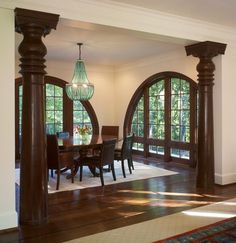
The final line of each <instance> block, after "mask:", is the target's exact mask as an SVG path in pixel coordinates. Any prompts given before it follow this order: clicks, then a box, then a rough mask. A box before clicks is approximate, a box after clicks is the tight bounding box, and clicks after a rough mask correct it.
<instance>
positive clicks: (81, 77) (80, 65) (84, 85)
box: [66, 43, 94, 101]
mask: <svg viewBox="0 0 236 243" xmlns="http://www.w3.org/2000/svg"><path fill="white" fill-rule="evenodd" d="M77 45H78V46H79V59H77V61H76V64H75V70H74V75H73V78H72V81H71V84H66V94H67V95H68V97H69V98H70V99H71V100H81V101H83V100H89V99H91V97H92V96H93V93H94V85H93V84H92V83H90V82H89V80H88V77H87V73H86V70H85V65H84V61H83V60H82V59H81V46H82V45H83V43H77Z"/></svg>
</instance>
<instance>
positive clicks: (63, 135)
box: [57, 132, 70, 139]
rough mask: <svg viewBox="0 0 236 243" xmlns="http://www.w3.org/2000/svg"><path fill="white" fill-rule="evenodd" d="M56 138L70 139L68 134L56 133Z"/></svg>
mask: <svg viewBox="0 0 236 243" xmlns="http://www.w3.org/2000/svg"><path fill="white" fill-rule="evenodd" d="M57 137H58V138H62V139H63V138H69V137H70V133H69V132H57Z"/></svg>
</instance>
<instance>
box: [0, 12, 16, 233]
mask: <svg viewBox="0 0 236 243" xmlns="http://www.w3.org/2000/svg"><path fill="white" fill-rule="evenodd" d="M14 32H15V30H14V14H13V11H12V10H6V9H2V8H0V36H1V45H0V53H1V57H4V58H0V85H1V89H0V113H1V120H0V124H1V125H0V134H1V138H2V139H1V140H0V154H1V171H2V172H3V173H1V176H0V230H1V229H7V228H13V227H16V226H17V214H16V211H15V172H14V168H15V132H14V131H15V122H14V121H15V102H14V72H15V70H14V67H15V60H14V53H15V51H14V50H15V42H14Z"/></svg>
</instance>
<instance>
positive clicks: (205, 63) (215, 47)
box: [185, 41, 226, 189]
mask: <svg viewBox="0 0 236 243" xmlns="http://www.w3.org/2000/svg"><path fill="white" fill-rule="evenodd" d="M225 48H226V45H225V44H221V43H216V42H210V41H206V42H201V43H197V44H194V45H190V46H186V47H185V49H186V53H187V55H193V56H194V57H198V58H199V60H200V61H199V63H198V65H197V71H198V88H199V89H198V91H199V103H198V108H199V110H198V112H199V114H198V162H197V187H199V188H205V189H212V188H213V187H214V182H215V180H214V178H215V169H214V119H213V85H214V82H213V81H214V70H215V65H214V63H213V61H212V58H213V57H215V56H217V55H219V54H224V52H225Z"/></svg>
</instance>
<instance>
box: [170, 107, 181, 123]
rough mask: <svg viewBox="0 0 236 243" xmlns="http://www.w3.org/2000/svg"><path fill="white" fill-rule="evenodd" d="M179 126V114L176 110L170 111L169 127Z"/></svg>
mask: <svg viewBox="0 0 236 243" xmlns="http://www.w3.org/2000/svg"><path fill="white" fill-rule="evenodd" d="M179 124H180V112H179V111H178V110H177V111H176V110H172V111H171V125H179Z"/></svg>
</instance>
